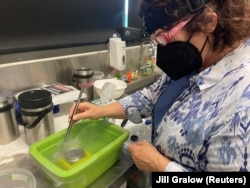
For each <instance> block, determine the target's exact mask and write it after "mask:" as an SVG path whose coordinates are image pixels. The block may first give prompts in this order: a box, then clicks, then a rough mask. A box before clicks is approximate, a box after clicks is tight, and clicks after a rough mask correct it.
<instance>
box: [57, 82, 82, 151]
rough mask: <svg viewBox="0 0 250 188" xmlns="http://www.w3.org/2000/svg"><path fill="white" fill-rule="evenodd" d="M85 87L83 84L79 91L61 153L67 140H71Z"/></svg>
mask: <svg viewBox="0 0 250 188" xmlns="http://www.w3.org/2000/svg"><path fill="white" fill-rule="evenodd" d="M83 88H84V87H83V86H82V87H81V90H80V93H79V96H78V99H77V102H76V105H75V107H74V111H73V114H72V116H71V117H70V121H69V125H68V129H67V132H66V135H65V138H64V141H63V145H62V149H61V153H63V152H64V149H65V145H66V144H67V142H68V140H69V136H70V133H71V129H72V126H73V117H74V115H75V114H76V111H77V108H78V105H79V103H80V102H81V98H82V93H83Z"/></svg>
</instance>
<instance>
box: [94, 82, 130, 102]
mask: <svg viewBox="0 0 250 188" xmlns="http://www.w3.org/2000/svg"><path fill="white" fill-rule="evenodd" d="M106 82H109V83H112V84H115V85H116V89H115V91H114V93H113V95H112V99H117V98H120V97H121V96H122V95H123V94H124V93H125V90H126V88H127V83H126V82H124V81H122V80H117V79H103V80H96V81H95V82H94V89H95V91H96V93H97V94H98V96H100V95H101V91H102V87H103V85H104V84H105V83H106Z"/></svg>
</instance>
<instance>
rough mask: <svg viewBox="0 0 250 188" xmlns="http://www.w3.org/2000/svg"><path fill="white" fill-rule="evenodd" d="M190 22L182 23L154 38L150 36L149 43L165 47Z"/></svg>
mask: <svg viewBox="0 0 250 188" xmlns="http://www.w3.org/2000/svg"><path fill="white" fill-rule="evenodd" d="M189 21H190V20H187V21H182V22H180V23H179V24H177V25H176V26H174V27H173V28H172V29H170V30H169V31H166V32H160V33H159V34H157V35H156V36H154V35H151V41H152V42H153V43H154V44H155V45H156V46H157V45H161V46H166V45H167V44H168V43H169V41H170V39H171V38H172V37H173V36H174V35H176V34H177V33H178V32H179V31H180V30H181V29H182V28H183V27H184V26H185V25H186V24H187V23H188V22H189Z"/></svg>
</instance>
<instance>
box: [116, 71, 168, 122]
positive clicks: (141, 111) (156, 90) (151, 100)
mask: <svg viewBox="0 0 250 188" xmlns="http://www.w3.org/2000/svg"><path fill="white" fill-rule="evenodd" d="M168 82H169V79H168V77H167V76H166V75H165V74H163V75H162V76H161V77H160V78H159V79H158V80H157V81H156V82H155V83H153V84H152V85H150V86H148V87H146V88H144V89H142V90H139V91H136V92H135V93H133V94H131V95H129V96H126V97H124V98H122V99H120V100H119V101H118V102H119V103H120V104H121V105H122V106H123V108H124V110H125V113H126V115H127V117H128V119H129V120H130V121H131V122H133V123H140V122H141V121H142V118H144V117H150V116H152V111H153V106H154V104H155V102H156V100H157V98H158V97H159V95H160V93H161V92H162V90H163V89H164V88H165V87H166V85H167V84H168Z"/></svg>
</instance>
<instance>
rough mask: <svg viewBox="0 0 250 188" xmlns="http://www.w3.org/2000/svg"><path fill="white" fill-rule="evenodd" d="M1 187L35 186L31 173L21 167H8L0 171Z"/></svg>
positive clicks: (34, 187) (31, 187)
mask: <svg viewBox="0 0 250 188" xmlns="http://www.w3.org/2000/svg"><path fill="white" fill-rule="evenodd" d="M0 187H1V188H17V187H18V188H19V187H21V188H36V179H35V177H34V176H33V174H32V173H31V172H30V171H28V170H26V169H23V168H10V169H5V170H2V171H0Z"/></svg>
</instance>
